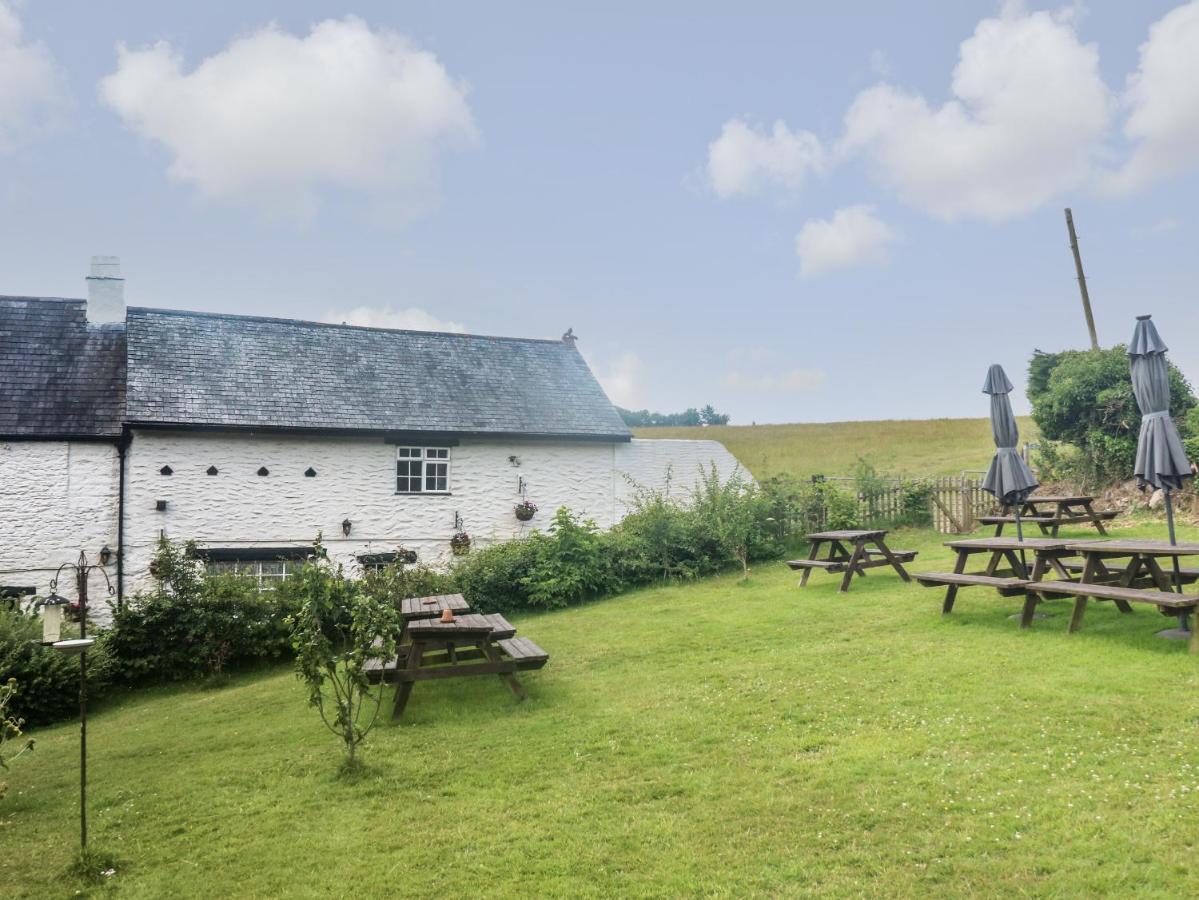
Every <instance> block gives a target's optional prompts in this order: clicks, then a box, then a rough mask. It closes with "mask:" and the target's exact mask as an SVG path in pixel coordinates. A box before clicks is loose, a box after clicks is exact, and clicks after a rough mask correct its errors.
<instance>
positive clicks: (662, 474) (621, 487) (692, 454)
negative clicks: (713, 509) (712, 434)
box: [615, 438, 750, 519]
mask: <svg viewBox="0 0 1199 900" xmlns="http://www.w3.org/2000/svg"><path fill="white" fill-rule="evenodd" d="M615 458H616V463H615V464H616V484H615V488H616V518H617V519H621V518H623V517H624V516H625V515H626V514H627V513H628V511H629V507H630V505H631V503H632V501H633V498H634V496H635V494H636V491H637V488H638V487H646V488H652V489H655V490H662V489H664V488H665V487H666V486H667V472H670V479H669V480H670V493H671V496H673V497H677V498H678V499H679V500H681V501H682V500H685V499H686V498H687V497H688V496H689V495H690V493H691V489H692V488H693V487H695V484H696V482H697V481H699V479H700V476H701V472H703V473H706V472H707V470H708V468H709V467H710V466H712V465H715V466H716V471H717V472H718V473H719V474H720V479H721V480H722V481H723V480H725V479H727V478H729V477H730V476H731V475H732V474H733V473H734V472H735V471H737V470H738V469H740V468H741V464H740V463H739V462H738V461H737V457H735V456H733V454H731V453H729V451H728V450H726V449H725V446H724V444H722V443H720V442H719V441H665V440H638V439H636V438H634V439H633V440H632V441H630V442H629V443H627V444H617V445H616V457H615ZM742 474H743V476H744V477H746V478H748V477H750V476H749V473H747V472H745V471H744V470H743V469H742Z"/></svg>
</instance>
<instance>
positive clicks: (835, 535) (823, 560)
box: [787, 528, 916, 593]
mask: <svg viewBox="0 0 1199 900" xmlns="http://www.w3.org/2000/svg"><path fill="white" fill-rule="evenodd" d="M886 536H887V532H886V530H885V529H881V528H880V529H854V530H845V531H818V532H816V533H814V534H809V535H807V539H808V541H809V543H810V545H811V547H810V550H809V552H808V557H807V559H793V560H789V561H788V562H787V565H788V566H790V567H791V568H792V569H793V570H795V571H802V572H803V575H802V576H801V577H800V579H799V586H800V587H804V586H805V585H806V584H807V583H808V576H810V575H811V574H812V570H813V569H821V570H823V571H825V572H833V573H842V572H843V573H844V575H843V577H842V578H841V587H840V588H839V590H840V591H841V593H845V592H846V591H848V590H849V585H850V583H851V582H852V581H853V576H854V575H858V576H859V577H862V578H865V577H866V571H865V570H866V569H873V568H877V567H878V566H890V567H891V568H893V569H894V570H895V571H896V572H898V573H899V577H900V578H902V579H903V580H904V581H911V580H912V579H911V576H910V575H908V573H907V571H906V570H905V569H904V567H903V563H905V562H911V561H912V560H914V559H915V558H916V551H915V550H891V549H890V548H889V547H887V544H886V541H885V540H884V538H886ZM825 545H827V546H828V550H827V555H826V556H823V557H822V556H821V555H820V551H821V549H822V548H823V547H825ZM846 545H851V546H852V547H853V550H852V551H851V550H850V549H849V547H848V546H846Z"/></svg>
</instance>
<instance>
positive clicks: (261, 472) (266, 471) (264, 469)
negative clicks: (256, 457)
mask: <svg viewBox="0 0 1199 900" xmlns="http://www.w3.org/2000/svg"><path fill="white" fill-rule="evenodd" d="M258 474H259V475H263V476H266V475H270V474H271V470H270V469H268V468H267V467H266V466H263V467H262V468H261V469H259V470H258Z"/></svg>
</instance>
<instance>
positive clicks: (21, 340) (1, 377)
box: [0, 297, 125, 437]
mask: <svg viewBox="0 0 1199 900" xmlns="http://www.w3.org/2000/svg"><path fill="white" fill-rule="evenodd" d="M124 401H125V326H124V325H121V324H117V325H98V326H97V325H92V326H89V325H88V324H87V321H86V316H85V304H84V302H83V301H82V300H62V299H57V298H44V297H0V436H8V437H55V436H57V437H116V436H119V435H120V433H121V420H122V416H123V414H124V410H125V402H124Z"/></svg>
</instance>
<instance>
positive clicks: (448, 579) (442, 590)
mask: <svg viewBox="0 0 1199 900" xmlns="http://www.w3.org/2000/svg"><path fill="white" fill-rule="evenodd" d="M362 584H363V587H364V589H365V590H366V591H367V592H368V593H370V594H371V595H372V596H375V597H382V598H384V599H387V600H388V601H390V602H391V604H392V605H393V606H395V608H396V609H399V608H400V601H401V600H403V599H404V598H406V597H432V596H434V595H436V594H453V593H456V592H457V591H458V583H457V581H456V580H455V579H454V577H453V575H451V574H449V573H447V572H439V571H437V570H436V569H430V568H429V567H428V566H410V565H403V564H402V563H399V562H394V563H392V564H390V565H388V566H384V567H383V568H381V569H378V570H375V571H371V572H367V573H366V575H365V576H364V577H363V579H362Z"/></svg>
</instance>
